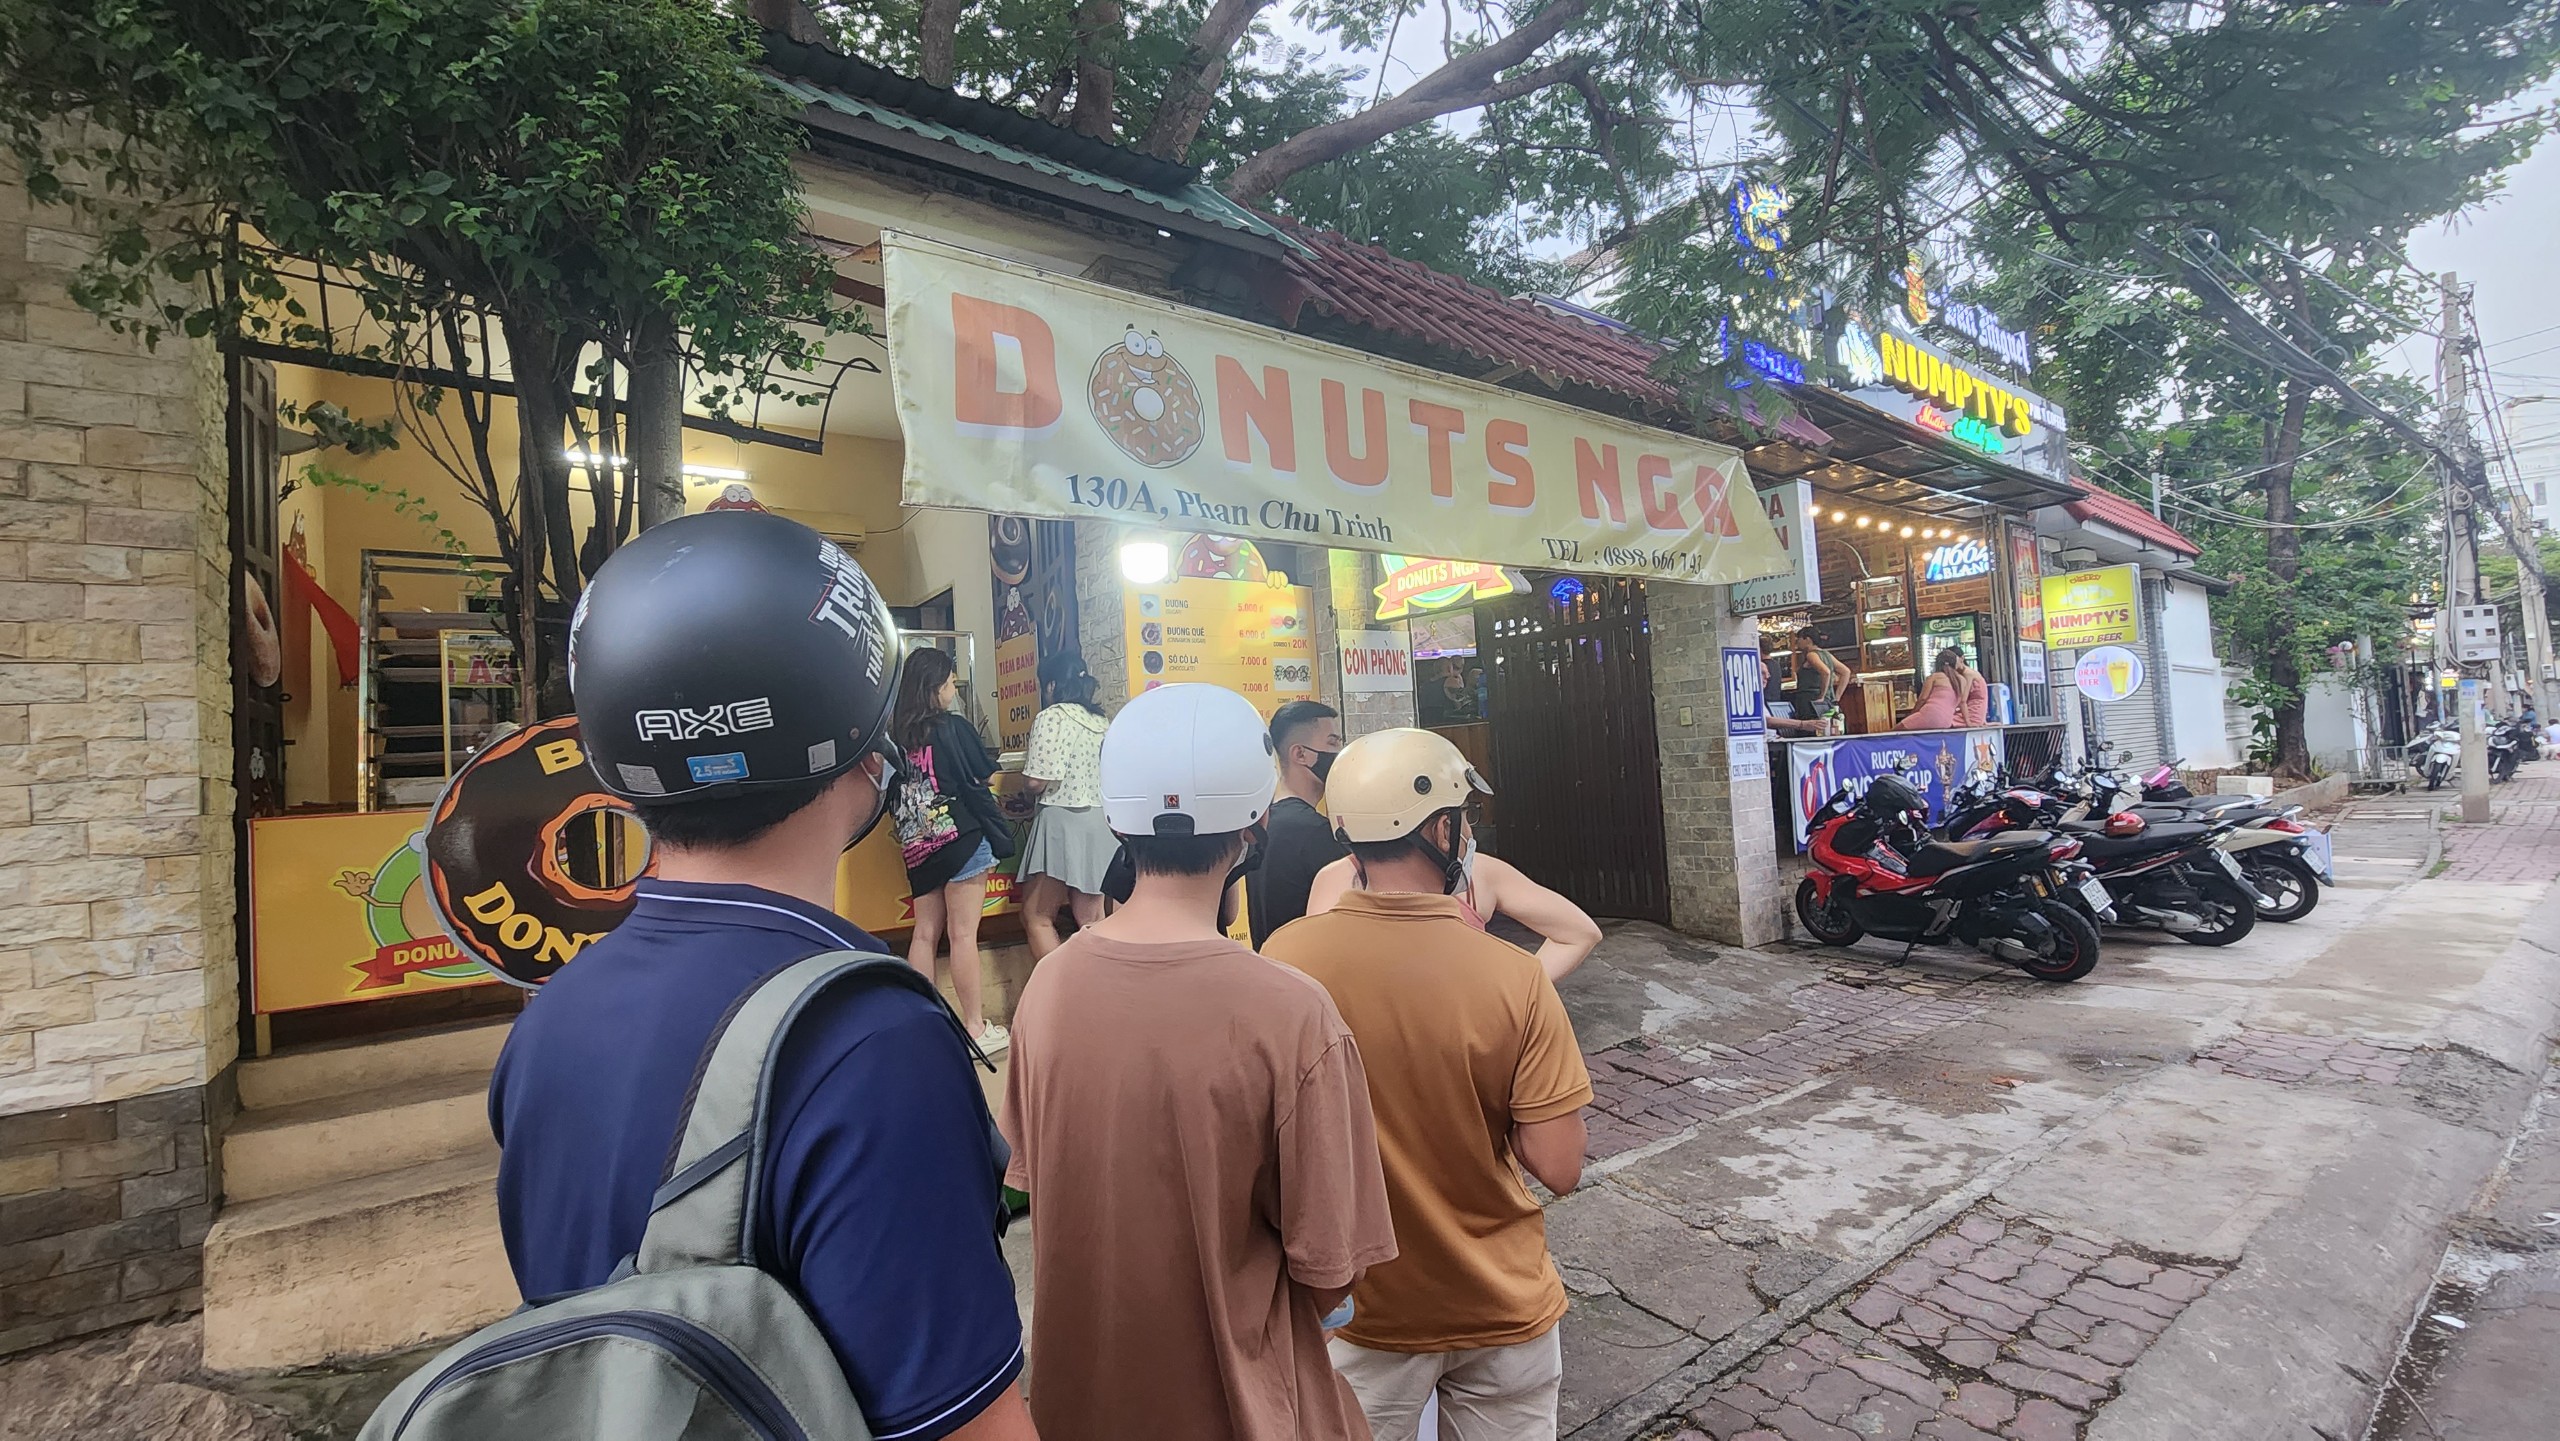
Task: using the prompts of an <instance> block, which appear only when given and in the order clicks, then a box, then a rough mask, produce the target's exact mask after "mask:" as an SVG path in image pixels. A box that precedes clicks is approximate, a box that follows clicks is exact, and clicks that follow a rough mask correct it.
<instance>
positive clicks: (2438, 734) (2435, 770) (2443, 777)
mask: <svg viewBox="0 0 2560 1441" xmlns="http://www.w3.org/2000/svg"><path fill="white" fill-rule="evenodd" d="M2402 754H2403V755H2405V756H2406V757H2407V758H2408V762H2409V768H2410V769H2411V770H2413V771H2416V772H2417V773H2418V775H2419V776H2420V777H2421V778H2423V779H2424V780H2425V781H2426V783H2427V789H2428V790H2431V791H2432V790H2438V789H2441V788H2442V787H2443V785H2444V783H2445V782H2446V781H2449V780H2451V779H2453V773H2454V772H2455V771H2456V770H2458V769H2460V768H2461V766H2462V728H2461V727H2459V726H2454V725H2439V726H2437V727H2436V728H2435V729H2433V730H2431V731H2429V732H2427V733H2426V734H2425V735H2422V736H2420V737H2418V738H2417V739H2416V740H2413V741H2411V742H2409V744H2408V747H2407V748H2406V749H2405V750H2404V751H2403V752H2402Z"/></svg>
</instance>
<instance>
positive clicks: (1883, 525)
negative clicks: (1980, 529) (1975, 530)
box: [1829, 506, 1971, 540]
mask: <svg viewBox="0 0 2560 1441" xmlns="http://www.w3.org/2000/svg"><path fill="white" fill-rule="evenodd" d="M1829 518H1830V521H1831V523H1832V524H1833V525H1844V524H1847V525H1855V526H1856V527H1857V528H1858V529H1860V530H1865V531H1872V532H1874V533H1875V534H1877V535H1898V536H1900V537H1901V538H1902V539H1904V540H1954V539H1955V538H1956V537H1958V536H1960V535H1968V534H1970V533H1971V530H1970V528H1960V527H1957V526H1952V525H1934V524H1933V525H1913V524H1912V523H1911V522H1910V521H1908V520H1905V519H1903V518H1902V517H1899V516H1896V515H1892V514H1884V515H1869V514H1864V513H1860V512H1853V511H1851V510H1849V509H1848V508H1846V507H1844V506H1834V507H1833V508H1832V509H1831V512H1830V517H1829Z"/></svg>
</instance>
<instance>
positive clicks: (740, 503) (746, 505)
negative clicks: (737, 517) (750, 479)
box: [703, 480, 764, 510]
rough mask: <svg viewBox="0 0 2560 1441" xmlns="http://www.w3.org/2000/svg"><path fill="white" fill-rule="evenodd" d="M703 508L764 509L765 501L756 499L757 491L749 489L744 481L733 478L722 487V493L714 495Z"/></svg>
mask: <svg viewBox="0 0 2560 1441" xmlns="http://www.w3.org/2000/svg"><path fill="white" fill-rule="evenodd" d="M703 509H704V510H762V509H764V502H763V501H760V500H758V499H756V493H755V492H754V491H753V490H751V489H749V488H748V487H747V486H746V485H745V484H744V483H743V482H740V481H734V480H733V481H731V482H729V483H728V484H727V485H724V486H722V487H720V493H719V494H718V495H716V496H713V497H712V498H711V503H710V504H709V505H706V506H704V507H703Z"/></svg>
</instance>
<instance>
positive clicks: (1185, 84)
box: [1138, 0, 1271, 161]
mask: <svg viewBox="0 0 2560 1441" xmlns="http://www.w3.org/2000/svg"><path fill="white" fill-rule="evenodd" d="M1270 6H1271V0H1217V3H1216V4H1214V5H1211V6H1210V7H1209V13H1208V14H1207V15H1206V16H1205V17H1203V18H1202V19H1201V21H1200V28H1199V29H1197V30H1195V31H1193V32H1192V33H1191V43H1190V44H1188V45H1187V46H1185V47H1184V48H1183V52H1182V59H1181V60H1179V61H1177V62H1175V64H1174V67H1173V73H1172V74H1171V75H1169V76H1167V77H1165V83H1164V99H1163V100H1162V101H1161V102H1160V103H1159V104H1157V106H1156V118H1155V119H1154V120H1152V121H1150V122H1148V125H1147V133H1146V135H1145V136H1144V137H1143V138H1142V139H1140V140H1139V141H1138V148H1139V149H1140V150H1143V151H1145V152H1147V153H1148V154H1149V155H1156V156H1161V157H1163V158H1164V159H1167V160H1175V161H1178V160H1180V159H1181V158H1182V157H1183V155H1184V154H1185V153H1186V152H1187V151H1189V150H1190V149H1191V140H1192V137H1193V136H1195V135H1198V134H1199V133H1200V123H1201V122H1202V121H1204V120H1206V119H1208V118H1209V107H1210V106H1211V105H1212V104H1213V103H1215V102H1216V100H1217V98H1218V85H1219V83H1220V82H1221V81H1223V80H1224V79H1225V78H1226V74H1227V57H1228V56H1230V55H1232V54H1234V53H1235V48H1236V42H1237V41H1238V40H1240V39H1242V38H1243V37H1244V32H1245V31H1246V29H1247V28H1249V27H1250V26H1251V25H1252V24H1253V22H1254V18H1255V17H1256V16H1258V15H1260V14H1261V13H1262V12H1263V11H1264V10H1267V9H1269V8H1270Z"/></svg>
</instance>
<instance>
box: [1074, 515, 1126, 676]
mask: <svg viewBox="0 0 2560 1441" xmlns="http://www.w3.org/2000/svg"><path fill="white" fill-rule="evenodd" d="M1075 527H1076V633H1077V640H1078V642H1079V643H1080V644H1081V645H1082V646H1083V647H1084V664H1085V668H1086V669H1087V670H1090V671H1092V672H1093V678H1094V679H1095V680H1097V681H1099V682H1101V691H1100V694H1098V695H1097V696H1095V699H1096V700H1098V701H1099V702H1101V705H1102V708H1103V709H1104V710H1108V711H1116V710H1118V709H1119V708H1120V703H1121V702H1122V701H1125V700H1127V699H1128V698H1129V644H1128V641H1129V620H1128V615H1127V612H1126V611H1125V610H1124V608H1123V602H1122V601H1121V598H1120V585H1121V581H1120V542H1122V541H1123V540H1126V539H1128V538H1129V531H1128V529H1127V528H1126V527H1123V526H1117V525H1112V524H1110V523H1109V522H1107V521H1100V520H1079V521H1077V522H1075Z"/></svg>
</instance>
